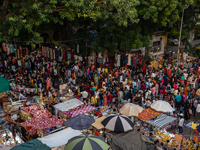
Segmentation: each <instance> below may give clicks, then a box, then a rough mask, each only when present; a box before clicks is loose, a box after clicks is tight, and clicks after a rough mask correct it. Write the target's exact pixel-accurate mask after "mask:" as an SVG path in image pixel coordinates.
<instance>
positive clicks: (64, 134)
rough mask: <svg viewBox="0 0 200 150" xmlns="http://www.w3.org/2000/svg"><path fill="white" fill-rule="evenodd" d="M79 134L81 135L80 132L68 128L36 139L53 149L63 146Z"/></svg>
mask: <svg viewBox="0 0 200 150" xmlns="http://www.w3.org/2000/svg"><path fill="white" fill-rule="evenodd" d="M81 134H82V133H81V132H80V131H78V130H74V129H72V128H70V127H68V128H67V129H64V130H61V131H58V132H56V133H53V134H50V135H48V136H45V137H43V138H38V140H39V141H41V142H42V143H43V144H46V145H47V146H49V147H51V148H53V147H58V146H61V145H65V144H66V143H67V142H68V140H69V139H71V138H73V137H75V136H78V135H81Z"/></svg>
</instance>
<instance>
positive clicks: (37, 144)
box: [11, 139, 51, 150]
mask: <svg viewBox="0 0 200 150" xmlns="http://www.w3.org/2000/svg"><path fill="white" fill-rule="evenodd" d="M28 149H31V150H33V149H37V150H51V148H50V147H48V146H47V145H46V144H43V143H42V142H41V141H39V140H38V139H34V140H31V141H28V142H26V143H23V144H21V145H18V146H15V147H13V148H12V149H11V150H28Z"/></svg>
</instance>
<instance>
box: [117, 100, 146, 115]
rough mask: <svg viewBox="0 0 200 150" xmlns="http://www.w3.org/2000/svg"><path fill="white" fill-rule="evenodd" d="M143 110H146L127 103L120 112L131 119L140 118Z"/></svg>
mask: <svg viewBox="0 0 200 150" xmlns="http://www.w3.org/2000/svg"><path fill="white" fill-rule="evenodd" d="M143 110H144V109H143V108H142V107H141V106H139V105H136V104H133V103H127V104H125V105H124V106H123V107H122V108H121V109H120V111H119V112H120V113H121V114H123V115H126V116H128V117H130V116H138V115H139V113H141V112H142V111H143Z"/></svg>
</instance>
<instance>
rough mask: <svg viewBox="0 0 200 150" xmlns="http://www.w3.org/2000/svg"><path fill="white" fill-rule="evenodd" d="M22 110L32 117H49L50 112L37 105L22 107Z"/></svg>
mask: <svg viewBox="0 0 200 150" xmlns="http://www.w3.org/2000/svg"><path fill="white" fill-rule="evenodd" d="M22 110H24V111H25V112H28V113H30V114H32V115H33V117H34V118H42V117H46V118H47V117H50V116H52V114H51V113H50V112H49V111H48V110H47V109H46V108H45V109H41V108H40V107H39V106H38V105H33V106H29V107H22Z"/></svg>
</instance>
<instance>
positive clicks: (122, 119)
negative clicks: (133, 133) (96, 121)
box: [101, 114, 134, 132]
mask: <svg viewBox="0 0 200 150" xmlns="http://www.w3.org/2000/svg"><path fill="white" fill-rule="evenodd" d="M101 123H102V124H103V125H104V127H105V128H106V129H108V130H111V131H115V132H126V131H129V130H132V129H133V126H134V124H133V122H132V121H131V120H130V119H129V118H128V117H127V116H125V115H120V114H110V115H108V116H107V117H106V118H105V119H104V120H103V121H102V122H101Z"/></svg>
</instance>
